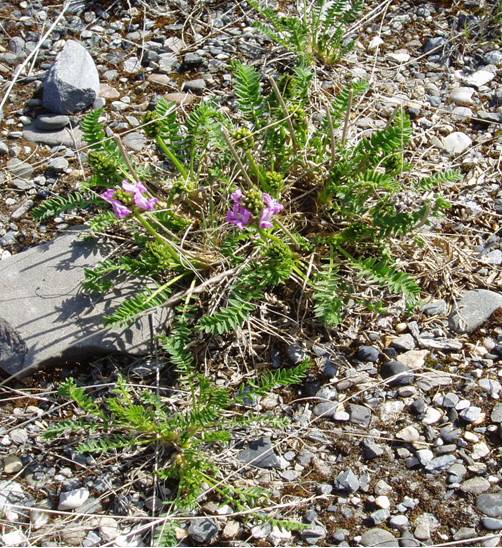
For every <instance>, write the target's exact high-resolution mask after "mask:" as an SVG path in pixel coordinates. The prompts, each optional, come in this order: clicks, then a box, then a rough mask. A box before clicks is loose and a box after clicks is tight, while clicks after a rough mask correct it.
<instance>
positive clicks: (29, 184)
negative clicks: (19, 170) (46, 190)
mask: <svg viewBox="0 0 502 548" xmlns="http://www.w3.org/2000/svg"><path fill="white" fill-rule="evenodd" d="M10 183H11V185H12V186H14V187H16V188H17V189H18V190H30V188H35V183H34V182H33V181H30V180H28V179H17V178H16V179H12V181H11V182H10Z"/></svg>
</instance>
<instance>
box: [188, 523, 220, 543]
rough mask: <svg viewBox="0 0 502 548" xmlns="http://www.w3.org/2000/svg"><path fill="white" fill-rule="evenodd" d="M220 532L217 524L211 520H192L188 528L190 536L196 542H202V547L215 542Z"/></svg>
mask: <svg viewBox="0 0 502 548" xmlns="http://www.w3.org/2000/svg"><path fill="white" fill-rule="evenodd" d="M219 531H220V530H219V528H218V525H217V522H216V521H215V520H214V519H211V518H204V519H192V520H190V526H189V527H188V534H189V535H190V536H191V537H192V539H193V540H195V542H200V543H201V544H202V545H207V544H211V543H212V542H214V541H215V540H216V537H217V536H218V533H219Z"/></svg>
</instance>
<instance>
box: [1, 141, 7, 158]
mask: <svg viewBox="0 0 502 548" xmlns="http://www.w3.org/2000/svg"><path fill="white" fill-rule="evenodd" d="M6 154H9V146H8V145H7V143H5V142H4V141H0V156H4V155H6Z"/></svg>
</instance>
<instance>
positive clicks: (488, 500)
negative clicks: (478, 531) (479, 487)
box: [476, 491, 502, 519]
mask: <svg viewBox="0 0 502 548" xmlns="http://www.w3.org/2000/svg"><path fill="white" fill-rule="evenodd" d="M476 507H477V509H478V510H479V511H480V512H482V513H483V514H485V515H486V516H488V517H490V518H498V519H499V518H502V491H500V492H498V493H483V494H482V495H479V496H478V497H477V499H476Z"/></svg>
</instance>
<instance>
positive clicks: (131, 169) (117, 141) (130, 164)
mask: <svg viewBox="0 0 502 548" xmlns="http://www.w3.org/2000/svg"><path fill="white" fill-rule="evenodd" d="M113 138H114V140H115V142H116V143H117V145H118V146H119V148H120V152H121V153H122V157H123V158H124V160H125V163H126V164H127V167H128V168H129V170H130V172H131V173H132V175H133V177H134V179H135V180H136V181H139V177H138V174H137V173H136V170H135V169H134V166H133V165H132V162H131V160H130V158H129V155H128V154H127V151H126V149H125V147H124V143H123V142H122V139H121V138H120V136H119V135H114V136H113Z"/></svg>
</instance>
